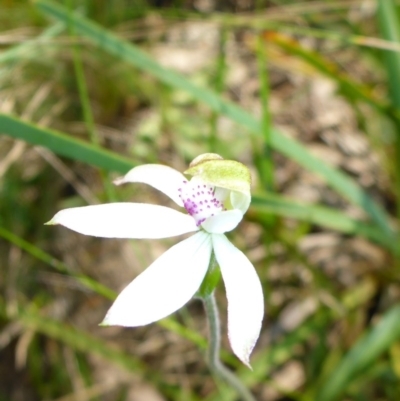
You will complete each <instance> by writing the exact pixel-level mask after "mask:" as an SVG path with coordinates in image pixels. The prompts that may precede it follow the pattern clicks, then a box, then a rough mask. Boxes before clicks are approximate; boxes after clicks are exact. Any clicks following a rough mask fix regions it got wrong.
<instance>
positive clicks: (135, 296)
mask: <svg viewBox="0 0 400 401" xmlns="http://www.w3.org/2000/svg"><path fill="white" fill-rule="evenodd" d="M211 249H212V248H211V237H210V235H208V234H206V233H204V232H199V233H197V234H195V235H193V236H192V237H190V238H188V239H186V240H184V241H182V242H180V243H179V244H177V245H175V246H173V247H172V248H170V249H169V250H168V251H167V252H165V253H164V254H163V255H161V256H160V257H159V258H158V259H157V260H156V261H155V262H153V263H152V264H151V265H150V266H149V267H148V268H147V269H146V270H145V271H144V272H143V273H142V274H140V275H139V276H138V277H137V278H136V279H135V280H133V281H132V282H131V283H130V284H129V285H128V286H127V287H126V288H125V289H124V290H123V291H122V292H121V294H119V296H118V297H117V299H116V301H115V302H114V304H113V305H112V306H111V308H110V310H109V311H108V313H107V316H106V317H105V319H104V322H103V324H106V325H117V326H127V327H136V326H143V325H145V324H149V323H152V322H155V321H156V320H159V319H162V318H164V317H166V316H168V315H170V314H171V313H174V312H175V311H176V310H178V309H179V308H181V307H182V306H183V305H185V304H186V303H187V302H188V301H189V300H190V299H191V298H192V297H193V295H194V294H195V293H196V291H197V290H198V289H199V287H200V284H201V283H202V281H203V279H204V276H205V274H206V272H207V269H208V265H209V262H210V256H211Z"/></svg>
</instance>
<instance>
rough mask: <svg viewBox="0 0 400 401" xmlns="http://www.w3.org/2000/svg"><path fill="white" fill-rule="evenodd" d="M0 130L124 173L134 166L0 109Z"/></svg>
mask: <svg viewBox="0 0 400 401" xmlns="http://www.w3.org/2000/svg"><path fill="white" fill-rule="evenodd" d="M0 133H4V134H7V135H9V136H11V137H13V138H17V139H22V140H24V141H26V142H29V143H31V144H32V145H39V146H44V147H46V148H47V149H49V150H51V151H53V152H55V153H57V154H59V155H61V156H65V157H68V158H70V159H73V160H79V161H82V162H85V163H87V164H90V165H92V166H96V167H100V168H104V169H105V170H108V171H117V172H119V173H126V172H127V171H128V170H129V169H131V168H132V167H134V166H135V163H134V162H133V161H131V160H129V159H127V158H124V157H121V156H118V155H117V154H115V153H112V152H110V151H108V150H104V149H102V148H100V147H98V146H94V145H91V144H89V143H87V142H84V141H81V140H79V139H75V138H71V137H69V136H68V135H66V134H62V133H60V132H57V131H54V130H51V129H48V128H42V127H38V126H36V125H34V124H31V123H28V122H26V121H22V120H20V119H18V118H17V117H13V116H11V115H7V114H2V113H0Z"/></svg>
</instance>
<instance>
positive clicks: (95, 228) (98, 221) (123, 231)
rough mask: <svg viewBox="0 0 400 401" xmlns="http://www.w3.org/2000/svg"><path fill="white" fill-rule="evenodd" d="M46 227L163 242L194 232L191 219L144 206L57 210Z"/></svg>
mask: <svg viewBox="0 0 400 401" xmlns="http://www.w3.org/2000/svg"><path fill="white" fill-rule="evenodd" d="M48 224H61V225H63V226H65V227H68V228H69V229H71V230H74V231H77V232H78V233H81V234H85V235H93V236H95V237H103V238H167V237H172V236H174V235H180V234H185V233H189V232H193V231H197V230H198V227H197V226H196V223H195V221H194V219H193V218H192V217H191V216H189V215H187V214H183V213H181V212H178V211H177V210H174V209H170V208H168V207H165V206H159V205H150V204H147V203H108V204H105V205H94V206H83V207H74V208H71V209H65V210H61V211H60V212H58V213H57V214H56V215H55V216H54V217H53V219H52V220H51V221H50V222H49V223H48Z"/></svg>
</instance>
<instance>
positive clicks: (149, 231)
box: [48, 154, 264, 366]
mask: <svg viewBox="0 0 400 401" xmlns="http://www.w3.org/2000/svg"><path fill="white" fill-rule="evenodd" d="M185 174H188V175H192V176H193V177H192V178H191V179H190V180H188V179H187V178H186V177H185V176H184V175H183V174H181V173H180V172H178V171H176V170H174V169H173V168H171V167H167V166H164V165H158V164H147V165H142V166H139V167H135V168H133V169H132V170H130V171H129V172H128V173H127V174H126V175H125V176H124V177H122V178H120V179H118V180H116V182H115V183H116V184H117V185H119V184H123V183H127V182H140V183H145V184H148V185H151V186H152V187H154V188H156V189H158V190H160V191H161V192H163V193H164V194H165V195H167V196H169V197H170V198H171V199H172V200H173V201H174V202H175V203H176V204H177V205H178V206H180V207H183V208H184V209H186V213H182V212H180V211H177V210H174V209H170V208H168V207H164V206H159V205H152V204H143V203H110V204H104V205H95V206H84V207H76V208H71V209H65V210H62V211H60V212H58V213H57V214H56V215H55V216H54V217H53V219H52V220H51V221H50V222H49V223H48V224H61V225H63V226H65V227H68V228H69V229H71V230H74V231H77V232H79V233H81V234H85V235H93V236H96V237H105V238H166V237H172V236H175V235H180V234H185V233H189V232H195V234H194V235H193V236H191V237H190V238H187V239H185V240H183V241H182V242H180V243H178V244H177V245H174V246H173V247H172V248H170V249H169V250H168V251H166V252H165V253H164V254H163V255H161V256H160V257H159V258H158V259H157V260H156V261H155V262H153V263H152V264H151V265H150V266H149V267H148V268H147V269H146V270H145V271H144V272H143V273H141V274H140V275H139V276H138V277H136V278H135V279H134V280H133V281H132V282H131V283H130V284H128V286H127V287H126V288H125V289H124V290H123V291H122V292H121V293H120V294H119V296H118V297H117V299H116V300H115V302H114V304H113V305H112V306H111V308H110V310H109V311H108V313H107V315H106V317H105V319H104V322H103V324H106V325H119V326H128V327H135V326H142V325H146V324H149V323H152V322H155V321H157V320H159V319H162V318H164V317H166V316H168V315H170V314H172V313H174V312H175V311H176V310H178V309H179V308H181V307H182V306H183V305H185V304H186V303H187V302H188V301H189V300H190V299H191V298H192V297H193V296H194V295H195V294H196V292H197V291H198V290H199V287H200V285H201V284H202V282H203V279H204V277H205V275H206V273H207V270H208V268H209V265H210V260H211V255H212V253H213V252H214V254H215V259H216V261H217V263H218V265H219V267H220V270H221V274H222V278H223V280H224V283H225V288H226V295H227V299H228V335H229V340H230V344H231V347H232V349H233V352H234V353H235V354H236V355H237V356H238V358H239V359H240V360H241V361H242V362H244V363H245V364H246V365H248V366H249V356H250V353H251V351H252V349H253V347H254V345H255V343H256V341H257V339H258V336H259V333H260V329H261V323H262V318H263V314H264V301H263V293H262V287H261V284H260V281H259V278H258V276H257V274H256V271H255V269H254V267H253V265H252V264H251V262H250V261H249V260H248V259H247V257H246V256H245V255H244V254H243V253H242V252H241V251H240V250H239V249H237V248H236V247H235V246H234V245H233V244H232V243H231V242H229V240H228V239H227V238H226V236H225V235H224V233H226V232H228V231H231V230H233V229H234V228H235V227H236V226H237V225H238V224H239V222H240V221H241V220H242V217H243V214H244V213H245V212H246V210H247V209H248V207H249V204H250V198H251V197H250V174H249V171H248V169H247V168H246V167H245V166H244V165H242V164H241V163H238V162H235V161H231V160H223V159H222V158H221V157H220V156H219V155H215V154H205V155H202V156H199V157H197V158H196V159H195V160H194V161H193V162H192V163H191V165H190V168H189V170H187V171H186V172H185Z"/></svg>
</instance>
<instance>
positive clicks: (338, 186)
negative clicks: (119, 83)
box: [36, 0, 391, 232]
mask: <svg viewBox="0 0 400 401" xmlns="http://www.w3.org/2000/svg"><path fill="white" fill-rule="evenodd" d="M36 4H37V6H38V7H39V8H40V9H41V10H42V11H43V12H45V13H46V14H48V15H49V16H52V17H54V18H57V19H59V20H61V21H64V22H65V23H66V22H67V21H68V19H69V18H70V16H69V13H68V11H67V10H66V9H65V8H63V7H61V6H59V5H56V4H53V3H51V2H47V1H45V0H39V1H37V2H36ZM72 18H73V19H74V23H75V30H76V32H78V33H80V34H81V35H83V36H85V37H87V38H88V39H90V40H91V41H92V42H93V43H94V44H96V45H97V46H99V47H100V48H102V49H103V50H105V51H107V52H109V53H110V54H113V55H115V56H117V57H119V58H121V59H122V60H125V61H127V62H129V63H131V64H132V65H134V66H136V67H137V68H139V69H142V70H144V71H146V72H147V73H149V74H152V75H154V76H155V77H157V78H158V79H159V80H160V81H162V82H164V83H166V84H168V85H170V86H172V87H174V88H177V89H181V90H184V91H185V92H187V93H189V94H190V95H192V96H193V97H194V98H195V99H197V100H199V101H201V102H203V103H204V104H207V105H208V106H209V107H210V108H211V109H213V110H214V111H216V112H218V113H221V114H223V115H225V116H227V117H229V118H230V119H232V120H233V121H235V122H236V123H238V124H241V125H243V126H244V127H245V128H246V129H248V130H249V131H250V132H252V133H256V134H258V135H262V124H261V122H260V121H258V120H257V119H256V118H255V117H253V116H252V115H251V114H249V113H248V112H246V111H245V110H244V109H242V108H240V107H238V106H236V105H235V104H233V103H231V102H229V101H226V100H224V99H223V98H222V97H220V96H218V95H217V94H216V93H214V92H212V91H210V90H208V89H205V88H201V87H199V86H197V85H195V84H194V83H192V82H191V81H189V80H187V79H185V78H184V77H183V76H181V75H179V74H177V73H175V72H173V71H170V70H167V69H166V68H163V67H162V66H161V65H159V64H158V63H157V62H156V61H154V60H153V59H151V58H150V57H149V56H147V55H146V54H145V53H144V52H143V51H141V50H140V49H139V48H137V47H135V46H134V45H133V44H131V43H129V42H127V41H125V40H122V39H120V38H118V37H117V36H115V35H113V34H112V33H110V32H109V31H107V30H106V29H103V28H102V27H100V26H99V25H97V24H95V23H93V22H91V21H89V20H88V19H85V18H83V17H80V16H78V15H76V14H73V15H72ZM271 146H272V147H273V148H275V149H276V150H278V151H279V152H281V153H283V154H284V155H286V156H287V157H289V158H291V159H292V160H295V161H297V162H298V163H299V164H300V165H302V166H303V167H305V168H306V169H308V170H310V171H313V172H315V173H317V174H319V175H320V176H322V177H323V178H324V180H325V181H326V182H327V183H328V184H329V185H330V186H331V187H332V188H334V189H335V190H336V191H337V192H338V193H340V194H341V195H342V196H343V197H345V198H346V199H348V200H349V201H350V202H352V203H354V204H356V205H359V206H360V207H362V208H363V209H364V210H366V212H367V213H368V214H369V215H370V216H371V217H372V219H374V220H375V221H376V222H377V223H378V225H379V226H380V227H381V228H382V229H383V230H386V231H387V232H390V231H391V229H390V227H389V224H388V222H387V219H386V215H385V212H384V211H383V209H382V208H381V207H380V206H379V205H377V204H376V203H375V202H374V201H373V200H372V199H371V198H370V197H369V196H368V195H367V194H366V193H365V192H364V191H362V189H361V188H360V187H359V186H358V185H357V184H356V183H355V182H354V181H353V180H352V179H351V178H349V177H348V176H346V175H345V174H343V173H342V172H340V171H338V170H336V169H335V168H333V167H331V166H329V165H327V164H325V163H324V162H323V161H322V160H319V159H317V158H316V157H314V156H312V155H311V154H310V153H309V152H308V150H307V149H306V148H305V147H304V146H302V145H301V144H299V143H298V142H297V141H295V140H293V139H290V138H288V137H286V136H284V135H282V134H281V133H280V132H278V131H276V130H273V131H272V132H271Z"/></svg>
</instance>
